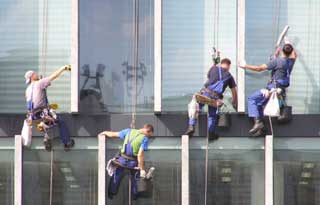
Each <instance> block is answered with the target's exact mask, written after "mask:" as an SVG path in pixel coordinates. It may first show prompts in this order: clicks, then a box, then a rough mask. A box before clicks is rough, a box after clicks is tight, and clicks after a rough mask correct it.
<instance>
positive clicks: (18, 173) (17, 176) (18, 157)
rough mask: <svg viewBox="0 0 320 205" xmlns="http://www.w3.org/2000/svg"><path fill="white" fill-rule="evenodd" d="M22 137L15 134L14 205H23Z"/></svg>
mask: <svg viewBox="0 0 320 205" xmlns="http://www.w3.org/2000/svg"><path fill="white" fill-rule="evenodd" d="M22 152H23V147H22V139H21V136H20V135H16V136H15V151H14V205H22Z"/></svg>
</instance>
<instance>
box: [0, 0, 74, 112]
mask: <svg viewBox="0 0 320 205" xmlns="http://www.w3.org/2000/svg"><path fill="white" fill-rule="evenodd" d="M49 2H50V3H49V5H48V12H47V13H48V18H47V19H48V21H47V32H44V30H45V29H44V28H45V27H44V25H45V23H44V22H45V20H44V19H45V16H46V15H45V14H44V12H43V11H44V3H43V1H39V0H17V1H11V0H3V1H1V5H0V13H1V15H0V42H1V47H0V67H1V75H0V95H1V98H0V112H1V113H23V112H25V111H26V107H25V98H24V96H25V95H24V92H25V88H26V85H25V83H24V82H25V80H24V74H25V72H26V71H27V70H35V71H37V72H39V73H40V74H41V75H43V76H46V75H49V74H51V73H52V72H53V71H55V70H56V69H58V68H59V67H60V66H62V65H64V64H70V43H71V42H70V39H71V35H70V32H71V30H70V29H71V28H70V25H71V12H70V11H71V3H70V2H71V1H65V0H55V1H49ZM43 39H47V40H43ZM44 55H45V56H46V57H42V56H44ZM44 61H46V66H43V62H44ZM69 82H70V74H67V73H65V74H63V75H62V77H61V78H59V79H58V80H56V81H55V82H54V83H53V85H52V86H51V87H50V88H49V89H48V95H49V101H52V102H56V103H58V104H59V105H60V109H59V111H68V110H70V105H69V104H70V103H69V102H70V98H69V96H70V83H69Z"/></svg>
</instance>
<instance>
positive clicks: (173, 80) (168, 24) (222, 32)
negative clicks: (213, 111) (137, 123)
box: [162, 0, 237, 111]
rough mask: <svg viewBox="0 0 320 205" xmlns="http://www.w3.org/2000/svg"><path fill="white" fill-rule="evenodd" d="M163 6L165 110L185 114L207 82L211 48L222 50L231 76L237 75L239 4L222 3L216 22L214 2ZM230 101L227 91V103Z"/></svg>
mask: <svg viewBox="0 0 320 205" xmlns="http://www.w3.org/2000/svg"><path fill="white" fill-rule="evenodd" d="M162 2H163V3H162V69H163V73H162V92H163V101H162V104H163V110H164V111H186V110H187V104H188V103H189V101H190V100H191V96H192V94H193V93H195V92H197V91H199V90H200V89H201V87H202V86H203V83H204V81H205V80H206V74H207V72H208V70H209V68H210V67H211V65H212V60H211V55H210V49H211V48H212V46H216V47H217V48H218V49H219V50H221V52H222V53H221V55H222V58H223V57H228V58H230V59H231V61H232V63H233V65H232V68H231V72H232V74H235V73H236V71H235V61H236V47H235V45H237V41H236V37H237V33H236V28H237V26H236V23H237V18H236V17H237V16H236V15H237V1H236V0H226V1H220V5H219V18H218V19H219V21H216V22H214V21H215V18H216V17H215V15H218V14H217V13H214V11H215V4H214V0H200V1H194V0H176V1H172V0H164V1H162ZM215 23H216V24H215ZM214 25H219V26H218V29H219V30H214ZM215 36H216V37H215ZM214 37H215V38H216V39H217V43H216V45H213V44H214V39H215V38H214ZM227 90H228V89H227ZM229 99H230V93H229V91H228V92H227V94H226V98H225V101H226V102H228V101H229Z"/></svg>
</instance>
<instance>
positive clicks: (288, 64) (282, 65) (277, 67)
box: [239, 40, 297, 136]
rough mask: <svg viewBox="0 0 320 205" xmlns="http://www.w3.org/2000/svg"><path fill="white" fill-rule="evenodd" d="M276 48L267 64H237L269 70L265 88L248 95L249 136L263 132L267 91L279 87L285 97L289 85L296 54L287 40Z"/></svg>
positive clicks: (253, 69) (245, 67) (255, 69)
mask: <svg viewBox="0 0 320 205" xmlns="http://www.w3.org/2000/svg"><path fill="white" fill-rule="evenodd" d="M280 50H281V48H278V49H277V51H276V53H275V55H274V56H273V58H271V60H270V61H269V62H268V63H267V64H262V65H259V66H255V65H247V64H243V65H239V66H240V67H241V68H243V69H249V70H252V71H257V72H262V71H266V70H268V71H271V80H270V81H269V82H268V84H267V86H266V88H265V89H262V90H258V91H256V92H254V93H253V94H252V95H251V96H249V97H248V115H249V117H251V118H253V119H254V125H253V127H252V128H251V129H250V130H249V133H250V135H251V136H261V135H263V134H264V133H265V129H264V128H265V126H264V122H263V107H264V106H265V105H266V103H267V102H268V97H269V92H268V91H270V90H271V89H273V88H274V89H275V88H280V95H282V98H283V99H285V97H286V88H288V87H289V86H290V74H291V72H292V69H293V66H294V63H295V61H296V58H297V54H296V52H295V51H294V49H293V46H292V45H291V43H290V42H289V41H288V40H285V44H284V46H283V48H282V52H281V55H279V53H280Z"/></svg>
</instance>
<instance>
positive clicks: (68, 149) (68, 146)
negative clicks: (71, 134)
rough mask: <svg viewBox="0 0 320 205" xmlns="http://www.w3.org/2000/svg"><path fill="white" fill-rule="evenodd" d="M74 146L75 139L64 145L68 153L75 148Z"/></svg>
mask: <svg viewBox="0 0 320 205" xmlns="http://www.w3.org/2000/svg"><path fill="white" fill-rule="evenodd" d="M74 144H75V142H74V140H73V139H72V140H70V142H69V143H68V144H65V145H64V151H66V152H68V151H70V149H71V148H72V147H74Z"/></svg>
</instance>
